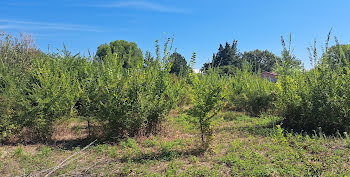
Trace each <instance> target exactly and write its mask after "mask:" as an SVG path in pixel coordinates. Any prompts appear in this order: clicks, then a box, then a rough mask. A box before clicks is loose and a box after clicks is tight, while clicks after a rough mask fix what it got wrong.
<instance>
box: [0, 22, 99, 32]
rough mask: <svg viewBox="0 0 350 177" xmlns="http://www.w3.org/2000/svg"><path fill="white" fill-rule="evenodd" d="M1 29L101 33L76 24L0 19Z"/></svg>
mask: <svg viewBox="0 0 350 177" xmlns="http://www.w3.org/2000/svg"><path fill="white" fill-rule="evenodd" d="M3 29H16V30H61V31H89V32H101V31H100V30H98V29H96V28H93V27H90V26H85V25H78V24H64V23H47V22H35V21H21V20H9V19H0V30H3Z"/></svg>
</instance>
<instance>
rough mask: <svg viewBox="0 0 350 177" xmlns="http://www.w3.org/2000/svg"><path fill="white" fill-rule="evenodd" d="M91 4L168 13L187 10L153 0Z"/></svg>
mask: <svg viewBox="0 0 350 177" xmlns="http://www.w3.org/2000/svg"><path fill="white" fill-rule="evenodd" d="M90 6H92V7H105V8H135V9H144V10H151V11H157V12H168V13H184V12H185V10H183V9H179V8H175V7H171V6H165V5H162V4H157V3H153V2H147V1H120V2H113V3H103V4H96V5H90Z"/></svg>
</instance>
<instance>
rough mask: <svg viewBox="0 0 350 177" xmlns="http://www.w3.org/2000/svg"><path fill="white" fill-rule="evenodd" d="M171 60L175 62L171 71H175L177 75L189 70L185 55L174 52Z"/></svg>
mask: <svg viewBox="0 0 350 177" xmlns="http://www.w3.org/2000/svg"><path fill="white" fill-rule="evenodd" d="M170 60H171V61H172V62H173V63H172V66H171V69H170V73H175V74H176V75H179V74H180V73H181V74H185V73H186V71H187V70H188V66H187V61H186V59H185V57H183V56H182V55H181V54H179V53H177V52H174V53H173V54H171V56H170Z"/></svg>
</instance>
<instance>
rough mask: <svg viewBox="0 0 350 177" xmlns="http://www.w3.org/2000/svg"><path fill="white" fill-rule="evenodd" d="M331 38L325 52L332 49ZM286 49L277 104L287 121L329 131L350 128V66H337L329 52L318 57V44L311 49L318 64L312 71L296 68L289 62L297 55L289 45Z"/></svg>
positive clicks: (298, 127)
mask: <svg viewBox="0 0 350 177" xmlns="http://www.w3.org/2000/svg"><path fill="white" fill-rule="evenodd" d="M328 40H329V37H328ZM328 40H327V42H326V47H325V53H326V52H327V51H328V47H327V45H328ZM284 51H285V52H284V56H283V65H282V66H281V67H279V82H278V83H277V87H278V89H279V92H278V96H277V104H276V105H277V108H278V110H279V112H280V114H281V115H282V116H283V117H284V118H285V120H284V124H283V125H285V126H287V127H289V128H292V129H294V130H297V131H302V130H303V131H308V132H311V131H312V130H317V129H319V127H321V128H322V131H323V132H325V133H328V134H333V133H336V132H338V131H339V132H348V131H349V130H350V129H349V126H350V121H349V120H350V117H349V110H350V109H349V108H350V107H349V105H350V104H349V103H350V99H349V98H350V89H349V88H350V85H349V84H350V75H349V74H350V71H349V68H348V67H346V66H344V65H337V66H334V65H333V61H329V60H328V59H327V55H324V56H325V57H324V58H321V59H320V58H318V57H317V50H316V47H314V48H312V50H310V51H311V56H312V58H313V59H314V61H315V64H316V65H315V67H314V68H313V69H311V70H310V71H305V70H299V69H292V68H290V67H289V66H288V59H289V58H291V57H293V55H292V54H291V53H290V50H288V49H286V48H285V49H284ZM339 61H347V60H345V59H340V60H339Z"/></svg>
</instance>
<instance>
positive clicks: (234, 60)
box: [212, 40, 241, 67]
mask: <svg viewBox="0 0 350 177" xmlns="http://www.w3.org/2000/svg"><path fill="white" fill-rule="evenodd" d="M212 64H213V66H214V67H218V66H227V65H234V66H236V67H240V64H241V54H240V53H239V51H238V50H237V41H236V40H234V41H233V43H232V46H230V44H229V43H227V42H226V44H225V47H223V46H222V44H220V47H219V49H218V53H217V54H216V55H214V56H213V62H212Z"/></svg>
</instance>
